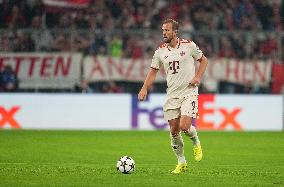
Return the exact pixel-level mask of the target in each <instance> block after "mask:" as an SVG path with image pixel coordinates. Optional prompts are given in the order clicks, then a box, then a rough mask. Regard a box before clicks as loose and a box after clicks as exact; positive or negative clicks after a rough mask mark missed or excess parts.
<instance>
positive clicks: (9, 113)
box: [0, 106, 21, 129]
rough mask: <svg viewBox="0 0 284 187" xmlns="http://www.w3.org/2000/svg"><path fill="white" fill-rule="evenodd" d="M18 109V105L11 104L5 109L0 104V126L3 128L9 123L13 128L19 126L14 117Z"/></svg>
mask: <svg viewBox="0 0 284 187" xmlns="http://www.w3.org/2000/svg"><path fill="white" fill-rule="evenodd" d="M19 109H20V107H19V106H13V107H12V108H11V109H6V108H4V107H2V106H0V128H3V127H4V126H5V125H6V124H8V125H10V126H11V128H13V129H19V128H21V126H20V124H19V123H18V122H17V120H16V119H15V117H14V116H15V114H16V113H17V112H18V110H19Z"/></svg>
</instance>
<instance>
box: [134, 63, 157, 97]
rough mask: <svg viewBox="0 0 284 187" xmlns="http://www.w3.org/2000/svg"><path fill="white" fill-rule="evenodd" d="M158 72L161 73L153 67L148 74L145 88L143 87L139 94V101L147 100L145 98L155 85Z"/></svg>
mask: <svg viewBox="0 0 284 187" xmlns="http://www.w3.org/2000/svg"><path fill="white" fill-rule="evenodd" d="M158 71H159V70H158V69H155V68H152V67H151V69H150V71H149V72H148V74H147V76H146V79H145V81H144V84H143V86H142V88H141V90H140V92H139V94H138V99H139V100H140V101H143V100H145V98H146V97H147V94H148V89H149V88H150V86H151V85H152V84H153V82H154V80H155V79H156V76H157V72H158Z"/></svg>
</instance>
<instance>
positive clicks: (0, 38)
mask: <svg viewBox="0 0 284 187" xmlns="http://www.w3.org/2000/svg"><path fill="white" fill-rule="evenodd" d="M0 2H1V3H0V28H1V29H0V52H1V51H2V52H3V51H6V52H33V51H40V52H41V51H74V52H75V51H80V52H84V53H85V54H93V55H111V56H113V57H125V58H151V57H152V55H153V52H154V50H155V49H156V47H157V46H158V45H159V44H160V43H161V42H162V37H161V29H160V26H161V22H162V21H163V20H164V19H165V18H174V19H177V20H178V21H179V22H180V24H181V28H180V35H181V37H185V38H190V39H192V40H193V41H195V43H197V44H198V45H199V47H200V48H201V49H202V50H203V52H204V53H205V55H206V56H208V57H232V58H240V59H245V58H250V59H255V58H257V59H267V58H269V59H274V60H278V61H283V60H284V55H282V54H284V47H283V46H284V35H282V33H281V31H283V30H284V2H283V0H175V1H166V0H90V1H89V5H88V6H87V7H86V8H78V9H67V8H65V9H52V8H50V7H48V6H46V4H45V3H44V0H2V1H0ZM208 31H210V32H208ZM110 84H111V83H110ZM120 90H122V89H120Z"/></svg>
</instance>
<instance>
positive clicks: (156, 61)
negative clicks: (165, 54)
mask: <svg viewBox="0 0 284 187" xmlns="http://www.w3.org/2000/svg"><path fill="white" fill-rule="evenodd" d="M160 65H161V62H160V58H159V56H158V50H156V51H155V54H154V56H153V58H152V63H151V68H154V69H160Z"/></svg>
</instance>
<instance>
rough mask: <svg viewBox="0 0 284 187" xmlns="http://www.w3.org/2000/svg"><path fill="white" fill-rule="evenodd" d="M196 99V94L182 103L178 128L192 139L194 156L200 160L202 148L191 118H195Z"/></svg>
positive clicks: (196, 109)
mask: <svg viewBox="0 0 284 187" xmlns="http://www.w3.org/2000/svg"><path fill="white" fill-rule="evenodd" d="M197 101H198V100H197V96H189V97H188V98H186V99H185V100H184V102H183V103H182V106H181V117H180V128H181V130H182V131H183V132H184V134H185V135H186V136H188V137H189V138H190V139H191V140H192V143H193V153H194V158H195V160H196V161H200V160H201V159H202V156H203V154H202V149H201V145H200V140H199V137H198V134H197V131H196V128H195V127H194V126H193V125H192V118H196V115H197V112H198V108H197Z"/></svg>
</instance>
